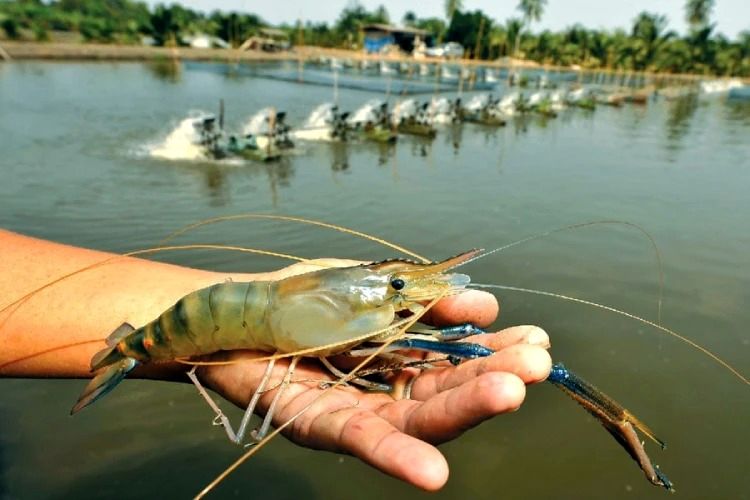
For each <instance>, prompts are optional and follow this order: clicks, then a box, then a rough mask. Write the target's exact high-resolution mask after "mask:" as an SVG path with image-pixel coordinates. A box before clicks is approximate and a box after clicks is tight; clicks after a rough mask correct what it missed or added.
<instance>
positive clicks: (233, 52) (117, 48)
mask: <svg viewBox="0 0 750 500" xmlns="http://www.w3.org/2000/svg"><path fill="white" fill-rule="evenodd" d="M6 55H7V57H6ZM318 57H336V58H341V59H352V60H357V61H363V60H369V61H388V62H407V63H412V64H437V65H442V64H449V65H453V66H468V67H473V66H482V67H489V68H497V69H502V68H510V67H516V68H524V69H544V70H548V71H565V72H579V73H581V74H606V75H622V76H625V75H638V76H643V77H648V78H653V79H659V80H667V81H669V80H672V81H674V82H683V83H685V82H697V81H702V80H708V79H711V80H713V79H719V80H721V79H739V80H741V81H742V82H744V83H746V84H747V83H750V78H741V77H730V76H716V75H696V74H672V73H652V72H647V71H622V70H611V69H604V68H599V69H584V68H574V67H564V66H549V65H541V64H539V63H537V62H535V61H528V60H523V59H519V60H513V59H510V58H508V59H505V60H502V61H484V60H475V59H453V60H447V61H446V60H444V59H437V58H424V59H415V58H413V57H404V56H400V55H373V54H365V53H363V52H361V51H355V50H347V49H336V48H327V47H315V46H299V47H295V48H294V49H293V50H292V51H288V52H263V51H256V50H246V51H241V50H237V49H196V48H192V47H152V46H145V45H118V44H100V43H65V42H29V41H13V40H0V63H2V62H12V61H14V60H18V61H27V60H48V61H102V62H106V61H159V60H168V59H173V60H181V61H182V60H186V61H216V62H275V61H300V60H311V59H315V58H318Z"/></svg>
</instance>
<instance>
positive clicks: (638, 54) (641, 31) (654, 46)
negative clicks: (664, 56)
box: [631, 12, 674, 70]
mask: <svg viewBox="0 0 750 500" xmlns="http://www.w3.org/2000/svg"><path fill="white" fill-rule="evenodd" d="M666 27H667V18H666V16H663V15H659V14H652V13H649V12H641V13H640V14H638V17H636V18H635V21H634V22H633V31H632V34H631V38H632V50H633V69H636V70H644V69H647V68H649V67H650V66H651V64H652V63H653V62H654V58H655V56H656V54H657V52H658V51H659V49H660V48H661V47H662V46H663V45H664V43H665V42H666V41H667V40H669V39H670V38H671V37H672V36H674V33H673V32H668V33H667V32H665V30H666Z"/></svg>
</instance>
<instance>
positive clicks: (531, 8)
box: [513, 0, 547, 57]
mask: <svg viewBox="0 0 750 500" xmlns="http://www.w3.org/2000/svg"><path fill="white" fill-rule="evenodd" d="M546 4H547V0H520V2H518V7H516V9H518V10H520V11H521V12H523V23H524V25H525V26H526V27H527V28H529V27H530V26H531V21H539V20H540V19H542V13H543V12H544V6H545V5H546ZM520 43H521V30H519V31H518V33H517V34H516V48H515V50H514V51H513V53H514V56H516V57H518V45H519V44H520Z"/></svg>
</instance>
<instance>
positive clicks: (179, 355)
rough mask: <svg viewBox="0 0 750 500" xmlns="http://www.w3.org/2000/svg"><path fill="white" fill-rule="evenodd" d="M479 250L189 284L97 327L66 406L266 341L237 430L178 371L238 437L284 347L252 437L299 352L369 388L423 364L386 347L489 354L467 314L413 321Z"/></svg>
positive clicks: (626, 436)
mask: <svg viewBox="0 0 750 500" xmlns="http://www.w3.org/2000/svg"><path fill="white" fill-rule="evenodd" d="M480 253H481V251H479V250H472V251H469V252H465V253H463V254H460V255H458V256H456V257H452V258H450V259H447V260H444V261H442V262H432V263H430V262H428V263H418V262H413V261H408V260H401V259H395V260H386V261H382V262H377V263H373V264H362V265H356V266H351V267H343V268H323V269H320V270H316V271H311V272H308V273H305V274H300V275H296V276H291V277H287V278H284V279H281V280H278V281H252V282H231V281H229V282H224V283H219V284H215V285H213V286H209V287H207V288H203V289H201V290H197V291H194V292H192V293H189V294H188V295H186V296H184V297H182V298H181V299H180V300H178V301H177V302H176V303H175V304H174V305H173V306H172V307H170V308H169V309H167V310H166V311H164V312H163V313H162V314H161V315H160V316H159V317H158V318H156V319H154V320H153V321H151V322H150V323H148V324H146V325H143V326H141V327H139V328H133V327H132V326H130V325H128V324H123V325H122V326H120V327H119V328H117V329H116V330H115V331H114V332H113V333H112V334H111V335H110V336H109V337H108V339H107V346H108V347H107V348H106V349H105V350H103V351H101V352H99V353H97V354H96V355H95V356H94V357H93V359H92V361H91V369H92V371H94V372H95V376H94V377H93V378H92V379H91V381H90V382H89V383H88V385H87V386H86V388H85V389H84V391H83V393H82V394H81V396H80V397H79V399H78V401H77V403H76V404H75V406H74V407H73V409H72V413H75V412H77V411H79V410H81V409H82V408H84V407H86V406H87V405H89V404H91V403H93V402H94V401H96V400H97V399H98V398H100V397H101V396H103V395H104V394H106V393H107V392H109V391H110V390H112V389H113V388H114V387H115V386H116V385H117V384H118V383H119V382H120V381H121V380H122V379H123V378H124V377H125V376H126V375H127V374H128V372H130V371H132V370H133V369H134V368H135V367H137V366H138V365H140V364H144V363H151V362H159V361H169V360H181V361H183V362H186V363H196V364H197V363H200V361H196V358H197V357H199V356H203V355H207V354H212V353H216V352H219V351H232V350H239V349H248V350H255V351H262V352H264V353H268V356H267V357H265V358H260V359H265V360H267V361H268V365H267V368H266V370H265V375H264V377H263V379H262V380H261V382H260V384H259V386H258V387H257V390H256V392H255V394H254V395H253V397H252V398H251V400H250V403H249V405H248V408H247V410H246V412H245V415H244V417H243V419H242V422H241V423H240V425H239V427H238V429H237V430H236V431H235V430H234V429H233V428H232V426H231V425H230V423H229V420H228V419H227V418H226V416H224V414H223V413H222V412H221V410H220V409H219V407H218V406H217V405H216V404H215V402H214V401H213V400H212V399H211V397H210V395H209V394H208V392H207V391H206V390H205V389H204V388H203V387H202V386H201V383H200V381H199V380H198V377H197V376H196V375H195V368H196V367H195V366H193V368H192V369H191V370H190V371H189V372H188V375H189V377H190V378H191V380H192V381H193V382H194V383H195V384H196V386H197V388H198V390H199V392H200V393H201V394H202V395H203V397H204V398H206V400H207V401H208V403H209V405H211V407H212V408H213V410H214V411H215V412H216V414H217V419H216V421H217V422H218V423H220V424H221V425H223V426H224V428H225V429H226V432H227V435H228V436H229V438H230V439H231V440H232V441H234V442H236V443H238V444H241V443H244V442H245V434H246V428H247V425H248V422H249V421H250V417H251V416H252V414H253V412H254V410H255V408H256V405H257V403H258V400H259V399H260V397H261V395H262V394H263V393H264V392H265V391H267V390H270V389H272V387H271V388H269V387H268V380H269V378H270V374H271V371H272V369H273V365H274V361H275V360H276V359H279V358H282V357H286V358H291V362H290V363H289V366H288V368H287V372H286V374H285V376H284V378H283V382H282V383H281V384H280V385H279V386H278V387H277V391H276V394H275V395H274V398H273V402H272V403H271V404H270V406H269V408H268V410H267V412H266V415H265V418H264V421H263V423H262V424H261V426H260V428H259V429H257V430H256V431H254V432H253V433H252V436H251V439H250V440H251V441H255V442H257V441H258V440H260V439H262V437H263V436H264V435H265V434H266V433H267V432H268V429H269V427H270V424H271V420H272V418H273V413H274V408H275V405H276V402H277V401H278V400H279V397H280V395H281V393H282V392H283V390H284V389H285V387H286V386H288V385H289V383H290V381H291V377H292V373H293V371H294V368H295V365H296V364H297V361H298V360H299V359H300V358H301V357H303V356H305V357H317V358H320V359H321V361H323V363H324V365H325V366H326V367H327V368H328V369H330V370H331V371H332V372H333V373H334V374H335V375H337V376H342V377H344V378H343V379H340V380H344V381H346V382H351V383H354V384H360V385H363V386H365V387H367V388H368V389H370V390H372V389H376V390H377V389H380V390H384V389H389V388H390V387H389V386H388V385H387V384H383V383H380V382H373V381H372V380H371V377H370V378H366V376H367V374H368V373H373V372H378V371H386V370H397V369H398V368H399V367H405V366H414V365H420V366H421V367H423V368H429V367H430V364H429V361H425V360H421V361H420V360H416V359H414V358H409V357H407V356H406V355H405V354H403V353H401V354H400V353H398V352H395V351H401V352H403V351H405V350H408V352H411V351H413V350H417V351H425V352H429V353H434V354H435V355H440V356H441V358H439V359H442V360H443V361H446V362H451V363H453V364H458V363H460V362H461V361H462V360H467V359H475V358H481V357H485V356H490V355H492V354H493V350H492V349H489V348H487V347H484V346H482V345H479V344H476V343H471V342H466V341H462V339H464V338H465V337H467V336H469V335H476V334H481V333H484V332H483V330H481V329H480V328H478V327H476V326H473V325H470V324H467V325H460V326H453V327H446V328H429V327H424V326H421V325H418V324H417V323H416V320H417V319H419V317H420V316H421V315H422V314H424V313H425V311H426V309H427V308H428V307H429V306H430V305H432V304H434V303H435V302H437V300H439V299H441V298H443V297H446V296H450V295H456V294H459V293H462V292H464V291H465V290H466V289H467V286H468V285H469V284H470V278H469V276H467V275H465V274H459V273H455V272H451V271H452V270H453V269H455V268H456V267H458V266H459V265H461V264H464V263H466V262H468V261H471V260H473V259H475V258H477V257H478V256H479V254H480ZM425 304H427V305H425ZM340 354H344V355H350V356H359V357H363V356H370V357H371V358H373V359H374V358H378V359H377V361H379V362H385V363H386V365H385V366H386V367H387V368H382V366H384V365H383V364H382V363H380V364H379V365H378V366H381V368H380V369H370V370H366V369H360V371H359V372H358V373H357V372H350V373H349V374H343V373H342V372H340V371H338V369H337V368H336V367H335V366H334V365H333V364H331V363H330V362H328V361H327V360H326V358H327V357H329V356H333V355H340ZM358 368H360V367H358ZM548 381H549V382H551V383H552V384H554V385H555V386H557V387H559V388H561V389H562V390H563V391H564V392H566V393H567V394H568V395H570V396H571V397H572V398H573V399H574V400H576V401H577V402H578V403H580V404H581V405H582V406H583V407H584V408H585V409H586V410H587V411H588V412H589V413H591V414H592V415H593V416H594V417H596V418H597V419H598V420H599V421H600V422H601V423H602V424H603V425H604V427H605V428H606V429H607V430H608V431H609V432H610V433H611V434H612V435H613V436H614V437H615V439H616V440H617V442H619V443H620V444H621V445H622V446H623V447H624V448H625V449H626V450H627V451H628V453H629V454H630V455H631V456H632V457H633V458H634V459H635V460H636V462H637V463H638V465H639V466H640V468H641V469H642V470H643V472H644V473H645V475H646V477H647V479H648V480H649V481H650V482H651V483H653V484H655V485H659V486H662V487H664V488H666V489H669V490H671V489H672V483H671V482H670V481H669V480H668V479H667V478H666V476H664V474H662V473H661V472H660V471H659V469H658V467H656V466H654V465H653V464H652V462H651V460H650V458H649V457H648V455H647V454H646V452H645V450H644V447H643V443H642V442H641V440H640V438H639V436H638V434H637V433H636V431H637V430H638V431H641V432H642V433H643V434H645V435H646V436H648V437H649V438H651V439H653V440H654V441H656V442H657V443H659V444H660V445H662V446H663V443H662V442H661V441H659V440H658V439H657V438H656V437H655V436H654V433H653V432H652V431H651V430H650V429H649V428H648V427H647V426H645V425H644V424H643V423H642V422H640V421H639V420H638V419H637V418H636V417H634V416H633V415H632V414H631V413H630V412H629V411H628V410H626V409H624V408H623V407H622V406H621V405H620V404H618V403H617V402H615V401H614V400H612V399H611V398H610V397H608V396H607V395H605V394H603V393H602V392H601V391H599V390H598V389H596V388H595V387H594V386H593V385H591V384H589V383H588V382H586V381H584V380H583V379H581V378H580V377H578V376H577V375H575V374H574V373H572V372H571V371H570V370H568V369H567V368H565V367H564V366H563V365H562V364H559V363H558V364H554V365H553V367H552V370H551V373H550V375H549V378H548ZM406 395H407V397H408V391H407V394H406Z"/></svg>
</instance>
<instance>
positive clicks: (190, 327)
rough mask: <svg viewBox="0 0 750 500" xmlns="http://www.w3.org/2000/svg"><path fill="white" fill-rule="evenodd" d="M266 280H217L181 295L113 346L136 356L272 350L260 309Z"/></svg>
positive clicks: (143, 358) (151, 357)
mask: <svg viewBox="0 0 750 500" xmlns="http://www.w3.org/2000/svg"><path fill="white" fill-rule="evenodd" d="M267 302H268V282H265V281H256V282H243V283H233V282H228V283H219V284H216V285H212V286H210V287H207V288H203V289H200V290H196V291H195V292H191V293H189V294H188V295H185V296H184V297H182V298H181V299H180V300H178V301H177V303H175V305H173V306H172V307H170V308H169V309H167V310H166V311H164V312H163V313H162V314H161V315H160V316H159V317H158V318H156V319H155V320H154V321H152V322H150V323H148V324H147V325H145V326H143V327H141V328H139V329H137V330H136V331H134V332H133V333H132V334H130V335H128V336H127V337H126V338H124V339H123V340H122V341H121V342H120V343H119V344H118V346H117V348H118V350H119V351H120V352H121V353H122V354H124V355H126V356H130V357H133V358H136V359H138V360H141V361H151V360H154V361H159V360H170V359H175V358H182V357H187V356H195V355H200V354H210V353H213V352H216V351H221V350H232V349H261V350H269V349H270V350H273V349H271V347H270V346H269V345H268V344H269V343H268V341H266V339H267V338H268V335H267V334H266V327H265V308H266V304H267Z"/></svg>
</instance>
